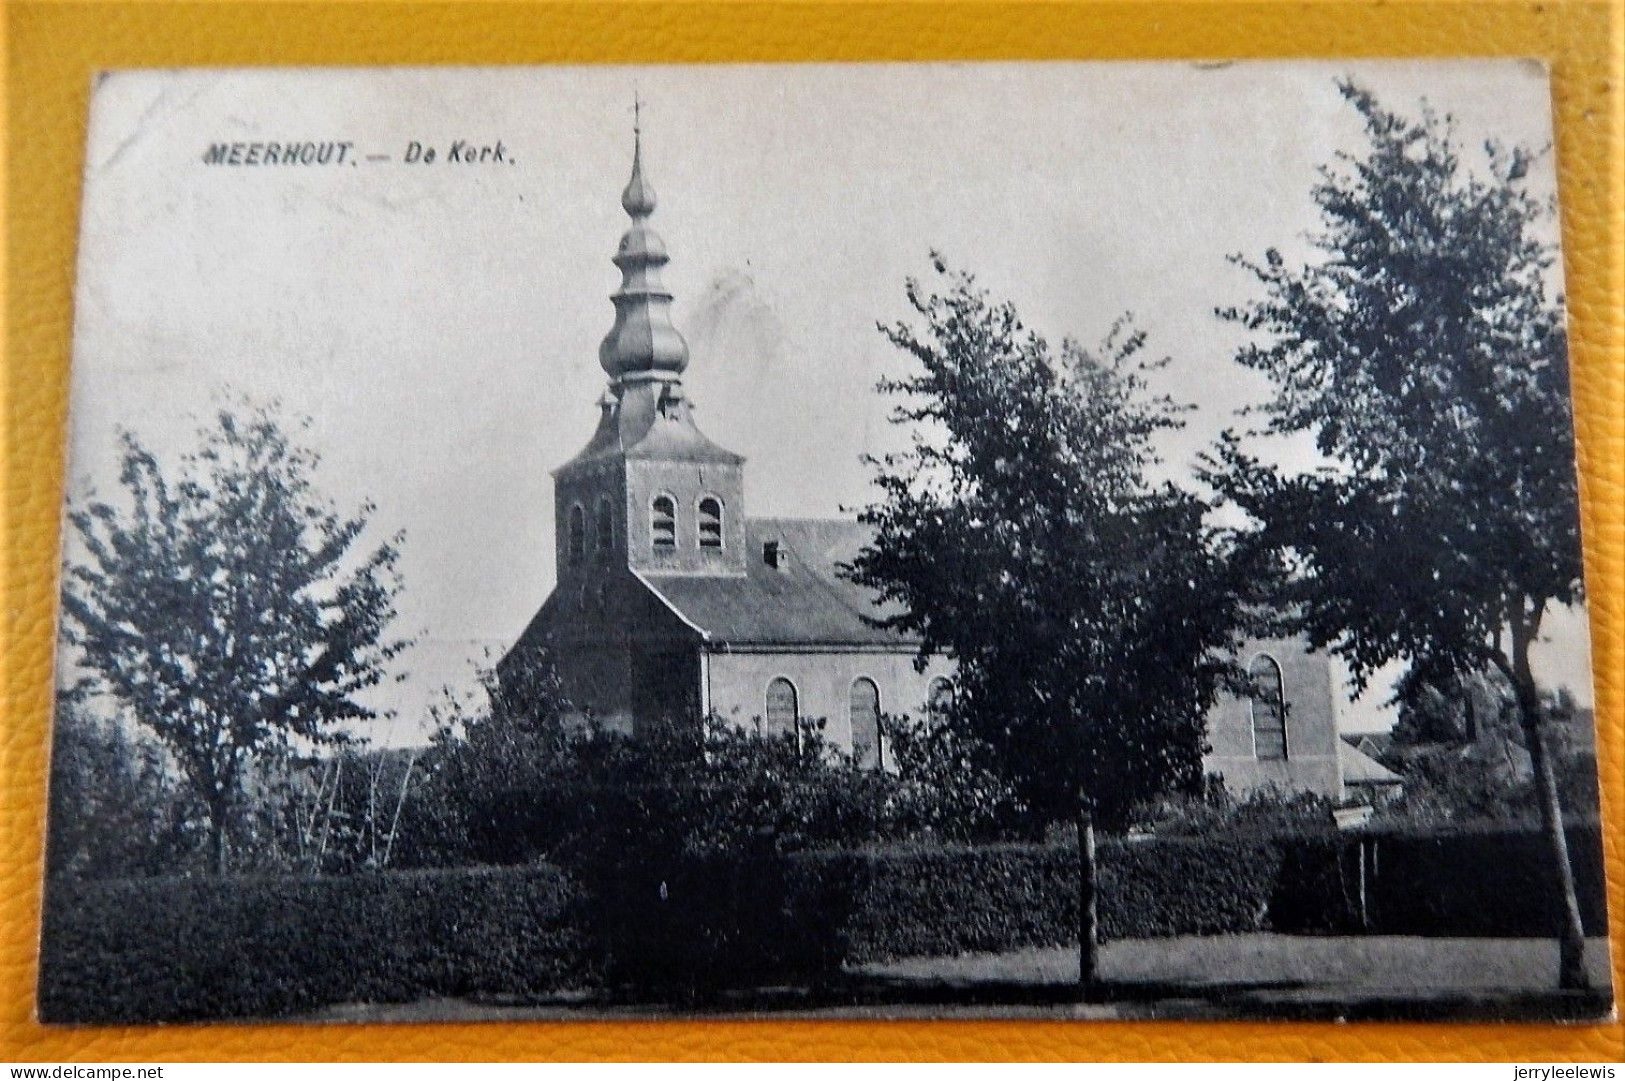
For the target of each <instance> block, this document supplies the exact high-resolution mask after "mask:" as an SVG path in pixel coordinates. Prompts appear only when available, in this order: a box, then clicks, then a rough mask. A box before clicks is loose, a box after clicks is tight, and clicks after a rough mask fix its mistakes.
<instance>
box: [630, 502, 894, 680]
mask: <svg viewBox="0 0 1625 1081" xmlns="http://www.w3.org/2000/svg"><path fill="white" fill-rule="evenodd" d="M872 535H873V534H872V531H871V530H870V529H869V527H868V526H865V525H863V524H862V523H860V522H855V521H850V520H842V519H806V518H752V519H749V520H747V521H746V523H745V543H746V546H747V547H746V553H745V573H744V574H743V575H732V576H711V575H691V574H656V573H651V572H648V571H645V572H643V573H642V574H641V575H640V577H641V578H642V579H643V581H644V582H645V583H646V584H648V586H649V587H650V588H651V589H653V590H654V591H655V592H656V593H657V594H659V596H660V597H661V598H662V599H663V600H664V601H665V602H666V603H667V604H668V605H670V606H671V608H672V609H673V610H675V611H676V612H677V613H678V614H679V615H681V616H682V617H683V619H684V620H686V621H687V622H688V623H689V624H690V625H691V626H693V627H695V628H696V629H697V630H699V631H700V632H701V633H702V634H703V635H704V636H705V638H706V639H707V641H708V642H710V643H711V644H712V645H713V646H758V647H759V646H780V645H782V646H855V647H867V648H876V647H880V648H892V649H898V650H913V649H916V648H918V645H919V639H918V638H917V637H915V636H912V635H903V634H900V633H898V632H896V631H890V630H883V629H881V628H878V627H875V626H873V625H872V624H870V623H869V622H868V619H878V618H883V617H885V616H888V615H892V614H895V612H896V610H897V609H896V608H895V607H892V608H886V607H882V606H880V605H878V604H877V603H876V600H875V597H874V595H873V594H872V593H871V592H870V591H868V590H867V589H864V588H862V587H860V586H857V585H854V584H853V583H851V582H848V581H846V580H845V579H844V578H842V577H841V576H840V570H839V568H840V566H841V564H843V563H846V562H849V561H850V560H852V559H853V558H854V557H856V556H857V554H858V552H859V551H860V550H861V549H862V548H863V547H864V545H865V544H867V543H868V541H869V538H870V537H871V536H872ZM770 542H777V544H778V555H779V561H778V562H779V565H778V567H777V568H775V567H772V566H770V565H769V564H768V562H767V561H766V560H765V559H764V557H763V547H764V545H766V544H768V543H770ZM865 617H867V619H866V618H865Z"/></svg>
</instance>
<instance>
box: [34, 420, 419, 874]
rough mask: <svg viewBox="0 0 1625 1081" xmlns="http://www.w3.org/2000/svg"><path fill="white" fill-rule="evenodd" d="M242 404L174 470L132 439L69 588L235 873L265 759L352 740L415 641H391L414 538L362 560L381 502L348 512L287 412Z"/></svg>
mask: <svg viewBox="0 0 1625 1081" xmlns="http://www.w3.org/2000/svg"><path fill="white" fill-rule="evenodd" d="M240 405H241V407H240V409H238V410H237V411H233V409H231V408H222V409H221V410H220V411H219V412H218V414H217V416H216V417H215V422H214V424H213V426H212V427H208V428H205V429H203V430H201V431H200V432H199V433H198V435H199V444H198V447H197V449H196V450H194V451H192V452H191V453H189V454H187V455H185V456H184V457H182V458H181V460H180V463H179V468H178V470H177V471H176V473H175V474H174V476H173V478H172V479H169V478H166V476H165V474H164V472H163V470H162V468H161V467H160V464H159V462H158V460H157V458H156V457H154V456H153V455H152V454H151V453H150V452H149V451H148V450H147V449H146V448H145V447H144V446H142V444H141V443H140V441H139V440H138V439H137V438H136V437H135V436H134V435H132V434H129V433H125V434H124V435H123V437H122V439H123V448H124V450H123V457H122V468H121V470H120V473H119V482H120V484H121V485H122V487H123V488H124V490H125V492H126V494H127V496H128V501H127V506H124V507H122V508H121V507H116V506H114V505H113V504H111V503H108V502H103V501H101V500H96V499H92V500H91V502H89V504H88V505H86V506H84V507H81V508H79V509H75V510H73V511H71V512H70V514H69V515H68V520H69V522H70V523H71V524H72V526H73V528H74V530H75V531H76V532H77V534H78V537H79V540H80V542H81V544H82V546H83V549H84V558H83V559H82V560H81V561H79V562H76V563H74V564H72V565H71V566H69V567H68V568H67V569H66V572H65V581H64V585H63V611H64V614H65V616H66V636H67V638H68V640H69V641H70V642H71V643H72V644H73V645H75V646H76V647H78V651H79V662H80V663H81V664H82V666H83V667H84V668H86V669H87V670H88V671H89V672H90V674H91V675H90V678H91V679H92V680H93V682H94V685H95V687H96V689H97V690H99V691H101V692H103V693H105V694H107V695H109V696H111V697H112V698H113V699H114V700H115V701H117V702H118V703H119V704H120V705H121V706H123V707H124V708H125V709H127V710H128V711H129V714H130V715H131V716H132V717H133V718H134V719H135V720H136V721H138V722H139V723H140V724H141V725H143V726H144V727H145V728H146V729H148V730H149V731H151V732H152V733H153V734H154V735H155V736H156V737H157V738H158V739H159V740H160V741H161V742H162V743H163V745H164V747H165V748H166V749H167V750H168V752H169V754H170V755H171V756H172V757H173V759H174V761H175V763H176V765H177V766H178V768H179V770H180V772H181V774H182V775H183V776H184V777H185V779H186V780H187V782H188V784H189V785H190V787H191V789H192V791H193V793H194V794H195V796H196V797H197V799H198V800H199V801H200V803H201V804H202V805H203V808H204V811H205V813H206V816H207V819H208V822H209V828H210V834H211V838H212V841H213V849H214V853H213V859H214V866H215V868H216V870H217V872H220V873H224V872H225V870H226V869H227V866H228V859H229V856H228V852H229V848H230V833H231V828H232V823H233V819H234V816H235V815H237V814H238V813H239V811H240V802H241V800H240V797H241V790H240V789H241V785H242V782H243V781H244V779H245V775H246V772H247V770H248V769H249V767H250V764H251V763H252V762H253V761H254V759H255V758H256V757H264V756H267V755H269V754H273V753H275V752H278V751H280V750H282V749H284V748H286V747H287V746H289V745H290V743H293V742H295V741H298V742H302V743H303V744H305V745H307V746H320V745H332V744H336V743H342V742H344V741H346V740H347V739H349V738H350V737H349V735H348V734H347V733H346V732H345V731H344V725H345V724H347V723H349V722H355V721H364V720H370V719H373V718H375V717H377V716H378V714H377V712H376V711H375V710H374V709H373V708H371V707H370V706H368V705H366V704H365V703H364V702H363V701H361V699H360V698H359V697H358V696H359V695H361V693H362V692H364V691H366V690H367V689H368V688H370V687H373V686H375V685H377V684H378V683H379V682H380V681H381V680H382V679H383V678H384V675H385V670H386V667H387V665H388V662H390V661H391V660H392V659H393V658H395V657H396V656H397V655H398V654H399V653H400V652H401V651H402V650H403V649H405V648H406V646H407V645H408V643H407V642H406V641H405V640H402V639H391V638H388V637H386V630H387V627H388V625H389V623H390V621H391V620H392V619H393V617H394V615H395V598H396V596H397V594H398V593H399V592H400V588H401V582H400V577H399V575H398V574H397V572H396V569H395V564H396V560H397V558H398V555H399V551H400V542H401V535H400V534H396V535H395V536H394V537H392V538H390V539H388V540H386V541H384V542H383V543H381V544H379V545H378V546H377V547H376V548H374V549H372V551H371V552H370V553H357V552H356V551H355V546H356V543H357V541H358V540H359V539H360V537H361V534H362V532H363V530H364V529H365V527H366V524H367V519H368V518H369V517H370V516H371V514H372V513H373V510H374V508H373V506H372V504H371V503H367V504H364V505H363V506H362V507H361V509H360V510H359V511H358V512H357V513H355V514H353V515H350V516H344V515H341V514H339V513H338V512H337V511H336V510H335V509H333V507H332V505H331V504H330V503H329V502H328V501H326V500H325V499H324V498H322V497H321V496H320V495H319V494H318V493H317V491H316V489H315V487H314V486H313V482H312V476H311V475H312V473H313V471H314V470H315V468H316V466H317V462H318V458H317V455H316V454H315V453H314V452H312V451H310V450H307V449H305V448H302V447H300V446H298V445H296V444H295V443H293V442H292V441H291V440H290V439H289V437H288V435H287V434H286V433H285V432H284V430H283V426H282V424H281V422H280V421H279V420H278V419H277V417H276V415H275V413H274V407H265V406H254V405H251V404H249V403H246V402H244V403H240ZM307 423H308V422H307Z"/></svg>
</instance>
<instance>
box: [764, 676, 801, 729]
mask: <svg viewBox="0 0 1625 1081" xmlns="http://www.w3.org/2000/svg"><path fill="white" fill-rule="evenodd" d="M799 718H800V710H799V707H798V705H797V703H796V685H795V684H794V683H791V682H790V681H789V680H787V679H785V678H784V677H783V676H778V677H776V678H775V679H774V680H773V681H772V682H771V683H769V684H768V685H767V714H766V721H765V722H764V724H763V732H764V734H766V735H770V736H787V735H794V734H795V733H796V721H797V720H798V719H799Z"/></svg>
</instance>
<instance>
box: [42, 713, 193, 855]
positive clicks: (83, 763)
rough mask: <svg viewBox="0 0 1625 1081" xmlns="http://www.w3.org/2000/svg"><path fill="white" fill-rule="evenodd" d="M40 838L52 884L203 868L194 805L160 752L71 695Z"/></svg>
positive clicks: (60, 718)
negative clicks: (60, 880)
mask: <svg viewBox="0 0 1625 1081" xmlns="http://www.w3.org/2000/svg"><path fill="white" fill-rule="evenodd" d="M46 830H47V834H48V836H47V840H46V869H47V873H48V874H49V875H50V876H51V877H53V878H56V877H63V876H67V877H75V878H117V877H133V876H142V875H156V874H165V873H170V874H173V873H175V872H176V871H180V870H189V869H192V868H194V867H197V866H199V865H200V863H204V864H206V860H201V859H200V849H201V847H202V845H201V842H202V841H203V837H202V836H201V833H202V831H201V830H200V829H199V823H198V814H197V807H196V803H195V801H194V800H193V799H192V797H191V794H190V793H189V792H187V791H186V790H185V788H184V787H182V786H179V785H177V784H176V783H175V781H174V779H173V778H172V777H171V775H170V773H169V771H168V768H167V763H166V756H165V754H164V751H163V748H162V747H160V746H159V745H158V744H157V743H156V742H154V741H153V740H152V739H150V738H147V737H144V736H142V735H141V734H140V733H139V732H129V731H125V730H124V729H123V728H121V727H120V726H119V725H117V724H115V723H113V722H110V721H107V720H105V719H103V718H100V717H97V716H96V715H95V714H94V713H93V712H92V711H91V710H90V708H89V707H88V706H87V705H86V704H85V703H83V702H82V701H79V700H78V699H77V698H76V697H75V696H73V695H63V696H61V698H60V699H59V701H58V703H57V713H56V725H55V736H54V738H53V741H52V744H51V786H50V807H49V813H48V814H47V816H46Z"/></svg>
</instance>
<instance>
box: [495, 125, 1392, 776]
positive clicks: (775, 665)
mask: <svg viewBox="0 0 1625 1081" xmlns="http://www.w3.org/2000/svg"><path fill="white" fill-rule="evenodd" d="M621 205H622V207H623V208H624V209H625V211H626V213H627V215H628V216H629V217H630V218H631V225H630V227H629V228H628V229H627V231H626V233H625V235H624V236H622V237H621V242H620V247H619V248H618V250H617V251H616V253H615V255H614V258H613V262H614V263H615V265H616V266H617V267H618V268H619V269H620V272H621V284H620V288H619V289H618V290H617V291H616V292H615V293H614V294H613V296H612V298H611V299H612V301H613V303H614V306H615V320H614V325H613V326H612V327H611V329H610V331H609V334H608V335H607V336H606V337H605V338H604V341H603V344H602V345H601V346H600V348H599V354H598V357H599V363H600V364H601V365H602V367H603V369H604V372H605V374H606V375H607V376H608V379H609V384H608V388H607V389H606V391H605V392H604V394H603V396H602V397H601V398H600V399H599V401H598V411H599V416H598V425H597V428H596V430H595V431H594V432H593V434H592V437H591V438H590V439H589V440H588V442H587V445H586V446H585V447H584V448H582V450H581V452H580V453H578V454H577V455H576V456H575V457H574V458H572V459H571V460H570V461H568V462H566V463H565V464H564V465H562V466H560V467H559V468H558V469H556V470H555V471H554V472H553V480H554V532H555V551H556V562H557V578H556V582H557V584H556V586H555V587H554V589H553V592H552V594H551V595H549V596H548V598H547V599H546V601H545V602H544V603H543V604H542V606H541V609H540V610H539V611H538V612H537V613H536V615H535V617H534V618H533V619H532V620H531V622H530V624H529V625H528V626H527V627H526V629H525V630H524V632H523V633H522V634H521V635H520V637H519V640H518V641H517V642H516V643H515V645H514V646H513V648H512V649H511V650H509V652H508V654H507V655H506V656H505V657H504V658H503V659H502V661H501V662H500V663H499V665H498V672H499V675H500V674H502V673H505V672H507V671H511V670H512V669H513V667H514V666H515V665H517V664H520V663H522V661H523V659H524V658H525V657H526V656H527V655H530V654H533V653H536V652H539V651H543V650H545V651H546V652H547V653H548V655H549V656H550V657H551V658H552V660H553V663H554V665H555V666H556V668H557V670H558V673H559V676H560V678H561V680H562V682H563V689H564V692H565V694H566V696H567V697H568V698H569V700H570V702H571V704H572V706H573V708H574V709H575V710H577V711H579V713H580V714H581V715H582V716H584V717H585V716H591V717H592V718H593V719H595V720H596V721H597V722H599V723H601V724H604V725H606V726H610V727H614V728H617V729H620V730H623V731H627V732H633V733H635V732H637V731H638V729H639V727H640V725H643V724H646V723H649V722H650V721H653V720H657V719H661V718H665V717H672V716H716V717H719V718H722V719H723V720H725V721H727V722H729V723H733V724H736V725H739V726H744V727H749V728H752V729H754V730H757V731H761V732H764V733H793V732H796V731H798V726H799V725H800V723H801V722H804V721H809V720H819V721H822V722H823V724H824V729H823V732H824V737H825V739H827V740H828V741H829V742H831V743H832V744H834V745H835V746H837V747H840V748H841V749H843V750H844V751H846V752H848V753H850V754H851V755H852V756H853V758H854V761H855V762H856V764H857V765H858V766H860V767H863V768H870V769H880V768H885V767H886V764H887V759H886V748H885V747H884V745H883V741H882V738H881V730H880V718H881V716H882V714H893V715H896V714H911V715H914V716H920V715H922V714H924V713H926V712H928V711H929V710H931V709H932V708H933V706H936V705H938V704H940V703H943V702H946V701H948V700H951V697H952V695H953V693H954V688H953V675H954V668H953V664H952V662H951V661H950V660H948V659H946V658H935V657H934V658H929V659H928V660H927V662H926V663H925V664H924V666H923V668H922V667H921V666H919V665H917V664H916V658H917V657H918V655H919V648H920V642H919V641H918V640H917V639H915V638H913V637H910V636H907V635H904V634H900V633H897V632H894V631H889V630H882V629H880V628H877V627H875V626H874V625H873V623H871V622H870V620H871V619H873V618H874V617H876V616H881V615H884V614H885V612H884V610H883V609H882V608H880V607H878V606H877V603H876V600H875V598H874V597H872V596H871V595H870V594H869V593H868V591H867V590H864V589H862V588H860V587H858V586H856V585H854V584H852V583H851V582H849V581H847V580H846V579H845V578H843V577H842V575H841V574H840V568H841V566H842V565H843V564H844V563H847V562H849V561H850V560H851V559H852V558H853V557H854V556H856V555H857V553H858V552H859V550H860V549H861V548H862V547H863V546H864V544H865V543H866V540H867V536H868V533H867V529H866V527H865V526H863V525H861V524H860V523H858V522H856V521H852V520H841V519H801V518H752V517H750V516H749V515H748V514H747V513H746V511H747V506H746V502H745V459H744V458H743V457H742V456H740V455H739V454H736V453H734V452H733V451H730V450H728V449H726V448H724V447H720V446H718V445H717V444H716V443H714V442H712V441H711V440H710V439H708V438H707V437H706V436H705V434H704V433H703V432H701V431H700V430H699V428H698V427H697V426H696V425H695V423H694V417H693V411H692V408H691V406H690V403H689V401H688V398H687V397H686V395H685V393H684V390H683V382H682V377H683V372H684V370H685V369H686V368H687V367H688V361H689V354H688V345H687V343H686V342H685V341H684V340H683V336H682V335H681V334H680V333H679V332H678V331H677V329H676V327H675V326H673V324H672V321H671V303H672V296H671V294H670V293H668V292H667V291H666V290H665V288H664V287H663V286H662V284H661V278H660V273H661V268H662V267H663V266H664V265H665V264H666V262H667V261H668V256H667V253H666V248H665V244H664V243H663V242H662V241H661V239H660V236H659V235H658V234H657V233H656V232H655V231H654V229H653V228H651V226H650V224H649V219H650V216H651V215H652V214H653V213H654V210H655V193H654V189H653V187H652V186H651V185H650V183H649V181H648V179H647V178H646V177H645V175H644V170H643V161H642V148H641V142H640V141H639V142H635V144H634V151H633V159H632V176H631V180H630V181H629V182H628V183H627V186H626V189H625V191H624V192H623V193H622V195H621ZM866 617H867V618H866ZM1249 652H1250V660H1249V669H1248V670H1249V672H1250V673H1252V675H1253V678H1254V682H1255V684H1256V685H1257V688H1258V693H1257V694H1256V695H1255V696H1254V697H1253V698H1251V699H1241V698H1229V699H1226V700H1224V701H1221V702H1220V703H1219V704H1218V705H1216V706H1215V708H1214V710H1213V712H1212V714H1211V715H1210V717H1209V719H1208V720H1209V723H1208V729H1209V731H1208V738H1209V743H1210V745H1211V750H1210V752H1209V754H1208V757H1207V767H1208V772H1210V773H1216V774H1221V775H1223V776H1224V778H1225V780H1226V783H1227V785H1228V786H1229V787H1230V788H1231V790H1232V791H1238V792H1246V791H1249V790H1253V789H1257V788H1262V787H1270V786H1273V787H1275V788H1277V789H1280V790H1283V791H1307V792H1314V793H1317V794H1320V795H1323V796H1327V797H1330V798H1333V799H1348V798H1351V796H1355V795H1357V792H1356V791H1355V787H1356V785H1357V784H1358V783H1359V782H1358V781H1356V779H1355V776H1356V775H1359V776H1365V775H1366V774H1368V773H1369V772H1370V770H1371V769H1375V770H1379V771H1380V770H1382V767H1381V766H1379V765H1377V763H1375V762H1373V761H1371V760H1370V759H1368V758H1366V757H1365V756H1364V755H1362V754H1361V753H1360V752H1359V751H1358V750H1357V749H1355V748H1354V747H1352V746H1350V745H1349V744H1348V743H1346V742H1345V741H1343V740H1340V739H1339V738H1338V736H1337V730H1336V721H1335V716H1336V711H1335V706H1334V698H1333V686H1332V676H1331V671H1330V667H1329V665H1328V663H1327V661H1326V658H1325V657H1324V656H1322V655H1316V654H1310V653H1308V652H1307V651H1306V650H1304V649H1303V648H1302V647H1301V645H1299V644H1297V643H1293V642H1288V641H1276V642H1262V643H1256V644H1255V645H1254V646H1252V647H1250V650H1249ZM1356 758H1359V759H1363V762H1356V761H1355V759H1356ZM1383 772H1386V771H1383ZM1390 776H1392V775H1390ZM1394 779H1395V780H1397V778H1394Z"/></svg>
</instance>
